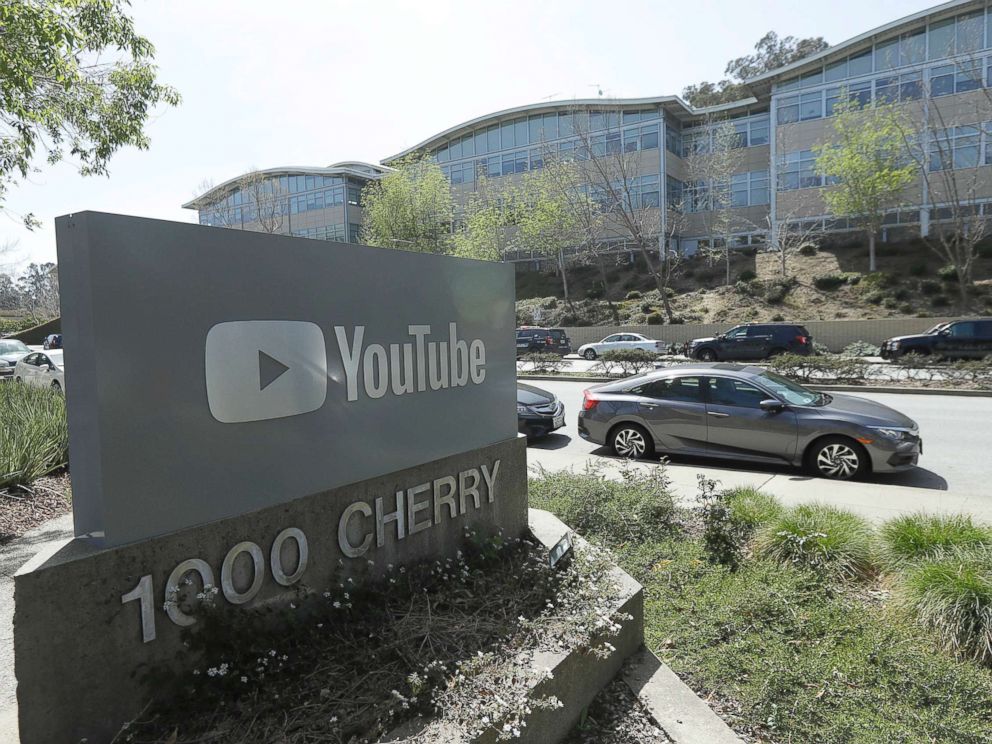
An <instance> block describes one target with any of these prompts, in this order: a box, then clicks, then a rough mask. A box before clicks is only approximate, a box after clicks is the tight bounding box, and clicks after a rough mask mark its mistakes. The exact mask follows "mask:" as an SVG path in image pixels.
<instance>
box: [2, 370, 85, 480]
mask: <svg viewBox="0 0 992 744" xmlns="http://www.w3.org/2000/svg"><path fill="white" fill-rule="evenodd" d="M68 461H69V432H68V429H67V427H66V419H65V398H64V397H63V396H62V395H61V394H60V393H57V392H54V391H52V390H48V389H39V388H30V387H27V386H26V385H18V384H16V383H11V382H6V383H2V384H0V488H7V487H10V486H21V485H27V484H29V483H31V481H33V480H35V479H36V478H40V477H41V476H43V475H47V474H48V473H51V472H52V471H53V470H57V469H59V468H61V467H64V466H65V465H66V464H67V463H68Z"/></svg>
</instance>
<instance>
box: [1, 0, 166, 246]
mask: <svg viewBox="0 0 992 744" xmlns="http://www.w3.org/2000/svg"><path fill="white" fill-rule="evenodd" d="M128 5H129V3H127V2H126V1H125V0H3V2H0V124H2V131H0V208H2V204H3V201H4V200H5V197H6V194H7V191H8V190H9V189H10V187H11V185H13V184H15V183H17V182H18V181H19V180H20V179H23V178H26V177H27V176H28V174H29V173H30V172H31V171H32V169H33V166H32V163H33V161H34V158H35V156H36V155H37V154H38V150H39V148H40V149H41V150H43V151H44V153H45V156H46V159H47V161H48V163H49V164H54V163H57V162H59V161H60V160H62V159H63V158H64V157H65V156H66V154H68V155H69V157H71V158H74V159H75V160H76V161H77V162H78V164H79V172H80V173H81V174H82V175H84V176H85V175H104V174H106V173H107V163H108V161H109V159H110V157H111V156H112V155H113V154H114V153H115V152H116V151H117V150H118V149H120V148H121V147H124V146H126V145H132V146H134V147H138V148H140V149H146V148H147V147H148V144H149V140H148V136H147V135H146V134H145V131H144V127H145V123H146V121H147V120H148V117H149V115H150V114H151V111H152V109H153V108H154V107H155V106H156V105H157V104H159V103H160V102H164V103H166V104H168V105H170V106H175V105H178V103H179V100H180V98H179V94H178V93H177V92H176V91H175V90H174V89H173V88H171V87H169V86H167V85H162V84H160V83H158V82H157V81H156V74H157V68H156V67H155V65H153V64H152V60H153V59H154V53H155V49H154V47H153V46H152V44H151V42H149V41H148V40H147V39H145V38H144V37H143V36H139V35H138V34H137V32H136V31H135V28H134V23H133V21H132V19H131V18H130V17H129V16H127V15H126V14H125V12H124V10H125V8H126V7H127V6H128ZM23 219H24V222H25V224H26V225H27V226H28V227H34V226H36V225H37V224H38V222H37V220H36V219H35V218H34V217H33V216H32V215H30V214H28V215H24V216H23Z"/></svg>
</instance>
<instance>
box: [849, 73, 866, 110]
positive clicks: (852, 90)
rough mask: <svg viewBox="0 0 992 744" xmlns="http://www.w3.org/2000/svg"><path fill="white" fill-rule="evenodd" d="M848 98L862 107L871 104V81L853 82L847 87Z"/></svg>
mask: <svg viewBox="0 0 992 744" xmlns="http://www.w3.org/2000/svg"><path fill="white" fill-rule="evenodd" d="M847 98H848V100H849V101H851V102H852V103H854V104H855V105H857V106H858V107H860V108H867V107H868V106H871V81H870V80H866V81H864V82H863V83H851V84H850V85H849V86H848V87H847Z"/></svg>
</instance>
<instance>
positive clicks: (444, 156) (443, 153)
mask: <svg viewBox="0 0 992 744" xmlns="http://www.w3.org/2000/svg"><path fill="white" fill-rule="evenodd" d="M435 157H437V162H439V163H447V162H448V157H449V156H448V146H447V145H445V146H444V147H439V148H437V153H436V155H435Z"/></svg>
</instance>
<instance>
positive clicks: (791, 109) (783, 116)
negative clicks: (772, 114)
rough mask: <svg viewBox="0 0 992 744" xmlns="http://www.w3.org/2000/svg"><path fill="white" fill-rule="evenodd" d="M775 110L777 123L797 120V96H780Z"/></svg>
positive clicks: (788, 122)
mask: <svg viewBox="0 0 992 744" xmlns="http://www.w3.org/2000/svg"><path fill="white" fill-rule="evenodd" d="M776 111H777V113H778V123H779V124H790V123H792V122H794V121H799V96H787V97H785V98H780V99H779V101H778V107H777V109H776Z"/></svg>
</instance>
